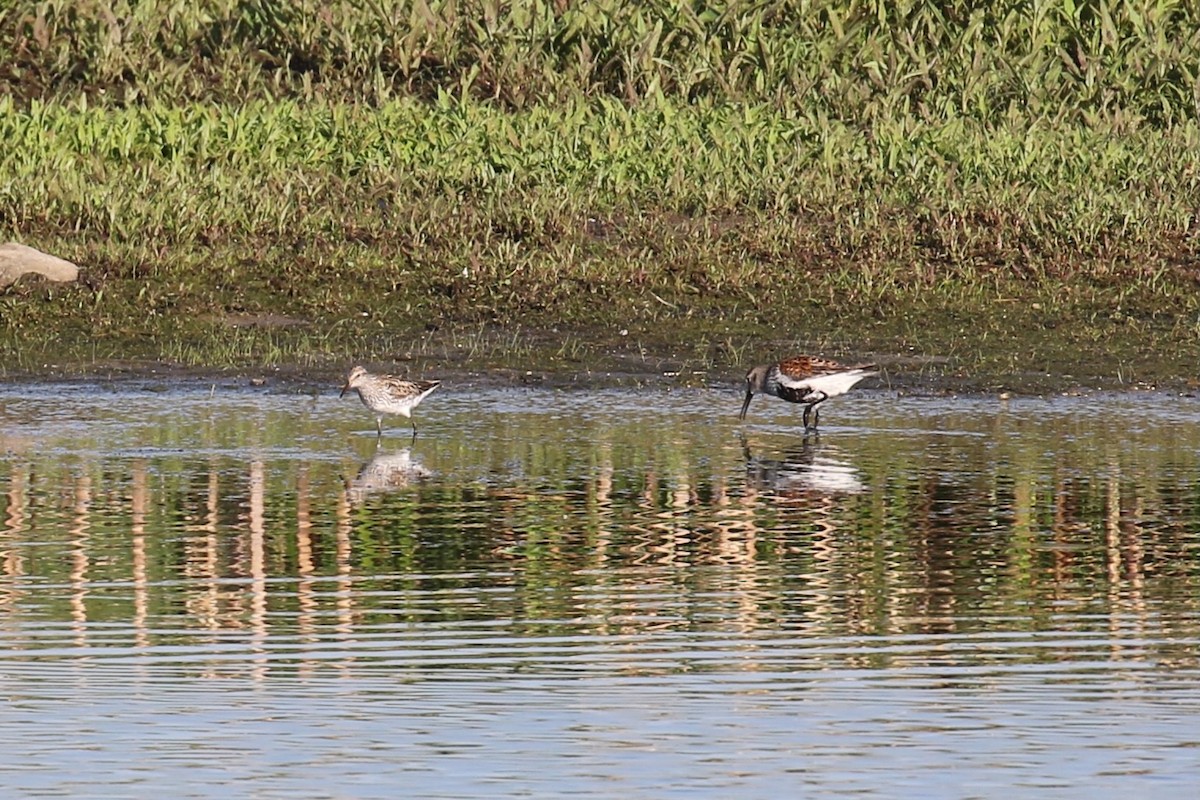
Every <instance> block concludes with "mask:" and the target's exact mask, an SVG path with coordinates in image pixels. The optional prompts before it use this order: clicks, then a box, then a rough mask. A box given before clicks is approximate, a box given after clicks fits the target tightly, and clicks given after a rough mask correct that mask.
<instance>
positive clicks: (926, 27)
mask: <svg viewBox="0 0 1200 800" xmlns="http://www.w3.org/2000/svg"><path fill="white" fill-rule="evenodd" d="M0 64H3V65H5V66H3V67H0V69H2V70H3V76H2V77H3V80H4V81H5V83H7V84H8V86H9V88H10V90H11V91H14V92H15V93H16V94H17V95H18V96H20V97H22V98H24V99H27V100H28V99H32V98H35V97H36V98H40V99H42V100H49V99H52V98H59V97H64V96H66V97H70V96H73V95H75V94H78V93H91V94H96V93H99V92H104V93H105V94H106V95H107V96H108V98H110V99H111V100H113V101H115V102H117V103H134V102H141V101H144V100H155V101H158V102H166V103H175V102H183V101H188V100H205V101H212V100H216V101H223V100H224V101H228V100H230V99H232V98H246V97H250V96H254V97H260V98H262V97H270V98H280V97H293V98H311V97H314V96H327V97H333V98H337V99H365V100H368V101H370V102H373V103H383V102H386V101H388V100H391V99H393V98H395V97H399V96H418V97H424V98H427V99H428V98H432V97H434V96H436V95H437V93H438V92H439V91H443V90H444V91H450V92H452V93H455V94H461V93H466V94H469V95H471V96H473V97H475V98H477V99H491V100H494V101H495V102H497V103H498V104H499V105H501V106H503V107H506V108H528V107H530V106H536V105H541V104H545V103H550V102H561V101H563V100H565V99H567V98H569V97H573V96H576V95H583V96H587V97H591V98H599V97H613V98H618V99H621V100H623V101H625V102H631V103H636V102H639V101H641V100H643V99H645V98H648V97H658V96H666V97H669V98H674V99H675V100H677V101H680V102H686V101H695V100H707V101H709V102H728V101H736V102H751V103H755V102H762V103H770V104H772V105H773V106H774V107H775V108H777V109H779V110H780V112H781V113H783V114H785V115H787V116H803V117H806V118H809V119H811V120H813V121H817V120H822V119H826V118H829V119H841V120H846V121H849V120H856V121H859V122H865V121H872V120H881V119H894V118H896V117H898V116H912V117H916V118H920V119H931V118H933V119H948V118H954V117H970V118H973V119H976V120H980V121H991V122H995V121H1000V120H1006V119H1011V118H1012V117H1013V116H1017V117H1035V118H1037V117H1047V118H1051V119H1062V118H1084V119H1091V118H1094V117H1095V116H1097V115H1113V116H1119V117H1120V118H1122V119H1124V120H1126V121H1127V122H1128V123H1129V124H1138V123H1141V122H1145V123H1149V124H1152V125H1160V126H1161V125H1170V124H1172V123H1174V122H1177V121H1179V120H1180V119H1194V118H1195V117H1196V112H1197V91H1198V86H1200V84H1198V78H1200V72H1198V70H1200V6H1197V4H1196V3H1192V2H1186V0H1136V1H1135V2H1118V1H1117V0H1009V1H1008V2H995V3H972V2H962V1H961V0H958V1H955V0H950V1H949V2H929V1H925V2H921V1H917V2H913V1H911V0H910V1H909V2H898V3H893V2H887V1H885V0H874V1H873V2H857V0H780V1H779V2H761V1H759V2H754V1H752V0H731V1H730V0H727V1H726V2H678V0H641V1H640V2H630V1H629V0H587V2H581V1H580V0H517V1H516V2H507V3H506V2H498V1H497V0H372V1H371V2H358V1H354V2H350V1H349V0H343V1H341V2H339V1H337V0H332V1H330V0H298V1H297V2H288V3H279V2H273V0H199V1H198V2H190V3H180V2H176V0H157V1H156V2H155V1H150V2H146V1H143V2H129V0H117V2H111V1H110V0H47V2H37V3H31V2H26V3H15V4H9V5H8V6H7V8H6V10H4V11H0Z"/></svg>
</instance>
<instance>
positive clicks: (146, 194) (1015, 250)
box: [0, 0, 1200, 385]
mask: <svg viewBox="0 0 1200 800" xmlns="http://www.w3.org/2000/svg"><path fill="white" fill-rule="evenodd" d="M892 6H893V4H888V3H851V2H846V0H841V1H840V2H825V3H820V2H818V3H743V2H731V3H726V4H717V5H715V6H712V8H711V10H697V9H700V8H701V5H699V4H697V5H696V6H692V5H689V4H676V3H665V2H643V3H637V4H630V3H617V2H598V3H578V4H576V3H570V2H555V3H542V2H517V3H511V4H496V3H489V2H467V1H464V2H457V3H456V2H442V3H438V2H416V3H408V2H406V3H389V2H387V0H382V2H378V3H371V4H351V3H315V2H311V3H309V2H302V3H294V4H290V5H286V6H285V5H284V4H273V3H258V2H236V3H235V2H232V0H225V1H224V2H207V3H199V4H189V5H187V6H186V7H183V6H179V5H178V4H168V3H161V2H160V3H137V4H132V5H130V4H127V3H121V2H118V3H113V4H109V3H100V2H95V3H91V2H83V3H67V2H65V1H64V2H46V3H38V4H36V5H35V4H25V5H22V6H19V7H15V8H9V9H7V10H0V64H4V65H5V66H0V82H3V85H4V86H5V88H6V89H7V93H6V94H7V96H5V97H2V98H0V141H3V142H5V143H6V145H8V146H6V147H5V148H3V150H0V239H18V240H21V241H24V242H25V243H27V244H31V245H34V246H37V247H40V248H42V249H44V250H47V251H49V252H53V253H55V254H56V255H61V256H63V257H66V258H70V259H72V260H74V261H76V262H78V263H80V264H81V265H83V266H84V267H85V281H84V282H83V283H82V284H80V285H78V286H73V287H68V288H61V287H50V286H48V285H43V284H38V283H35V282H28V281H26V282H23V283H22V284H19V285H18V286H16V287H14V288H12V289H9V290H7V291H6V292H4V293H0V352H3V353H4V362H5V363H6V364H7V368H8V369H9V370H14V371H26V370H32V369H37V368H38V367H39V366H40V365H41V364H43V363H46V362H47V361H52V362H59V361H66V362H74V363H83V364H84V365H85V366H86V365H87V364H88V363H101V362H106V361H109V360H114V359H141V358H163V359H170V360H173V361H179V362H181V363H185V364H190V365H197V366H226V365H249V364H259V363H262V362H274V363H291V364H297V365H302V366H308V367H322V366H330V367H333V366H335V365H336V366H338V367H341V366H344V364H345V362H346V361H347V360H348V359H349V358H350V357H352V356H353V357H359V358H373V359H380V360H386V359H388V358H393V357H398V356H403V357H409V356H412V357H414V358H428V359H431V360H440V359H443V358H445V357H447V354H448V353H451V352H453V351H456V350H465V352H467V353H474V355H475V356H476V358H475V359H474V360H472V359H463V360H462V362H463V364H464V366H468V367H471V366H480V367H482V366H487V365H488V364H487V363H485V364H479V363H478V359H479V357H480V352H481V351H480V350H479V349H478V348H474V349H473V348H462V347H461V346H457V347H456V346H453V345H451V344H448V343H446V342H443V343H442V344H432V343H431V342H433V341H436V340H438V339H439V337H442V338H444V339H446V340H447V342H448V341H450V340H453V339H455V338H457V339H459V340H462V339H463V338H464V337H466V338H469V337H470V336H472V335H474V334H471V333H470V332H471V331H476V330H478V329H479V325H480V324H486V325H488V326H494V332H493V333H491V334H489V338H488V341H489V342H492V343H494V342H505V341H508V342H510V343H511V346H510V347H508V348H507V349H505V348H503V347H499V346H493V345H492V344H489V345H488V347H487V348H485V350H486V352H487V353H488V355H487V356H486V357H484V358H483V360H484V361H487V362H489V363H493V362H494V363H500V362H506V363H507V364H509V365H511V366H522V365H525V364H527V363H528V364H529V365H530V366H537V365H538V364H537V362H539V361H541V362H545V361H550V362H551V363H556V362H558V361H566V362H567V363H568V364H571V363H575V362H580V361H582V362H586V363H589V364H592V365H595V366H599V367H601V368H613V369H632V368H633V362H634V361H636V356H637V355H640V357H641V359H642V362H643V363H647V364H653V365H655V366H656V367H658V366H661V365H662V364H665V363H668V362H669V363H674V364H676V365H678V364H680V363H685V364H694V365H696V366H697V367H698V368H702V369H716V370H718V371H726V370H729V369H732V368H733V367H734V366H736V365H737V364H739V363H743V362H744V360H754V359H757V358H760V357H765V356H767V355H769V354H771V353H773V352H775V351H777V350H778V349H780V348H787V347H790V346H797V347H805V348H806V349H823V350H826V351H829V352H831V354H837V353H856V352H865V351H869V350H870V351H877V352H879V353H881V354H883V355H885V356H886V355H888V354H907V353H918V354H925V355H935V356H946V357H949V358H950V359H951V362H952V363H953V364H954V365H956V367H957V368H958V369H960V370H962V371H963V372H964V373H969V374H975V375H980V376H984V383H986V384H989V385H990V384H991V383H1003V382H1004V380H1003V379H1002V376H1005V375H1007V374H1008V373H1010V372H1014V371H1015V372H1027V371H1031V370H1032V371H1042V370H1052V371H1059V370H1066V371H1069V372H1071V374H1074V375H1077V376H1079V377H1080V378H1081V379H1087V378H1092V377H1096V376H1103V377H1106V378H1108V379H1119V380H1121V381H1132V380H1158V379H1162V378H1169V377H1172V376H1177V375H1179V374H1181V371H1183V370H1184V369H1185V365H1189V364H1194V363H1195V360H1196V358H1197V356H1198V355H1200V352H1198V348H1197V342H1198V340H1200V336H1198V334H1200V297H1198V295H1197V292H1196V280H1197V276H1198V274H1200V273H1198V270H1197V268H1198V266H1200V257H1198V255H1197V245H1196V233H1197V230H1198V229H1200V228H1198V224H1200V223H1198V221H1197V214H1198V213H1200V212H1198V208H1197V205H1198V201H1197V198H1200V119H1198V113H1197V109H1198V102H1200V98H1198V97H1197V93H1198V92H1200V76H1198V73H1197V70H1198V69H1200V10H1197V8H1196V7H1195V6H1194V4H1187V3H1172V2H1159V3H1115V2H1086V3H1071V2H1059V3H1038V2H1026V3H1013V4H1008V5H997V6H995V7H991V8H989V9H987V10H978V9H973V8H972V6H971V4H965V3H948V4H945V3H943V4H932V3H923V2H915V3H907V4H899V7H898V8H893V7H892ZM705 7H707V4H705ZM618 329H622V330H625V331H627V332H628V333H627V334H626V335H623V336H619V335H618V334H617V330H618ZM464 331H465V333H464ZM505 353H507V356H508V357H507V358H505V357H504V354H505ZM647 353H650V354H651V356H650V357H648V356H647ZM541 366H545V364H542V365H541Z"/></svg>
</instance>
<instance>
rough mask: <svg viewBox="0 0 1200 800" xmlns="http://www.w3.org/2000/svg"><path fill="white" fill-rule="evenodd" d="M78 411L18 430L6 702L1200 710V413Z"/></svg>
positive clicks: (700, 404) (88, 395)
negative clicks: (211, 687)
mask: <svg viewBox="0 0 1200 800" xmlns="http://www.w3.org/2000/svg"><path fill="white" fill-rule="evenodd" d="M61 396H62V401H61V402H60V403H58V404H56V405H55V406H54V407H53V408H52V409H50V410H46V406H44V405H42V404H40V403H39V402H36V401H33V400H25V399H23V397H21V396H20V395H19V394H17V393H12V394H10V395H8V396H7V397H6V402H5V403H4V404H3V406H2V408H3V410H4V416H2V417H0V435H2V436H3V440H2V441H3V443H4V447H5V450H4V452H3V454H2V455H0V493H2V497H3V503H4V510H3V514H2V515H0V519H2V524H0V570H2V573H3V574H2V576H0V617H2V618H0V644H2V645H3V650H2V651H0V666H4V665H6V664H7V665H8V666H9V667H10V668H11V670H10V672H9V673H8V674H10V675H20V676H21V679H20V680H18V681H16V682H9V681H6V680H5V679H3V678H0V685H2V686H3V688H4V689H5V691H6V693H7V694H8V695H9V696H11V697H21V696H25V697H27V698H29V699H33V698H36V697H39V696H41V695H42V693H43V691H44V690H43V689H40V688H39V685H40V684H41V683H43V682H45V683H46V684H47V686H61V685H63V680H64V677H63V674H62V673H61V672H59V671H56V670H59V669H70V670H75V669H76V668H79V669H83V668H84V667H86V670H84V671H82V672H73V673H71V677H70V679H69V680H70V681H72V682H73V683H74V685H75V686H76V687H77V688H80V690H81V691H85V694H86V693H87V692H88V691H90V692H91V693H92V694H96V693H97V692H100V694H104V692H102V691H101V690H100V689H99V688H98V687H101V686H104V687H108V686H109V685H110V683H109V682H107V681H108V679H107V678H104V677H103V676H104V674H105V673H103V672H97V671H96V670H97V669H98V665H103V664H107V665H109V666H110V667H116V666H120V665H132V666H135V667H137V668H138V669H140V670H143V672H140V673H139V675H141V679H149V677H151V676H154V675H156V674H157V675H162V674H164V673H162V672H160V670H170V673H169V674H170V675H173V676H176V678H175V680H183V679H185V678H186V679H223V680H229V679H232V678H237V679H239V680H245V681H249V682H250V683H257V684H263V683H264V682H269V681H271V680H274V679H293V678H296V677H299V678H303V679H305V680H324V679H341V680H355V681H361V680H374V679H375V678H376V677H377V676H379V675H387V676H391V677H396V678H400V679H403V680H405V681H425V680H431V679H434V678H438V677H454V678H455V679H456V680H460V679H463V678H464V677H466V676H472V675H476V676H478V675H495V676H497V677H496V679H497V680H500V679H501V678H500V677H499V676H511V675H521V676H525V678H523V680H528V679H529V676H542V678H543V679H547V680H549V679H551V678H553V677H554V676H591V677H592V678H594V679H603V680H613V679H622V678H640V679H653V680H656V681H658V683H657V684H649V685H652V686H656V687H659V688H661V689H663V690H668V689H670V688H671V687H676V688H680V689H682V688H683V687H685V686H690V685H691V684H689V683H687V682H686V681H683V678H684V676H695V675H698V674H709V675H714V676H724V677H722V678H721V680H722V681H728V680H731V679H732V676H739V677H738V678H737V680H739V681H746V683H744V684H739V686H740V689H738V691H739V692H742V691H744V692H748V693H749V694H747V695H746V696H747V697H750V696H752V695H754V693H761V692H770V693H776V692H781V691H782V692H789V691H799V690H800V689H801V688H803V687H804V686H808V685H809V684H808V683H807V682H809V681H812V680H816V679H817V678H815V677H813V676H817V675H822V676H824V677H822V678H821V680H832V679H833V678H834V677H835V676H842V677H844V676H846V675H848V674H858V671H864V673H865V674H869V675H872V676H874V677H875V678H877V679H881V680H889V681H892V680H894V681H900V682H903V683H904V684H905V685H907V686H909V687H912V688H914V689H919V690H921V691H925V690H934V689H937V690H941V689H945V688H947V687H958V688H962V687H974V688H976V689H978V688H981V687H988V686H992V687H996V686H1000V685H1003V684H1004V683H1005V682H1006V681H1008V680H1010V678H1006V677H1005V676H1015V678H1014V679H1016V680H1018V681H1019V682H1020V684H1019V685H1021V686H1026V687H1035V686H1036V687H1049V686H1054V685H1058V684H1069V685H1072V686H1076V687H1080V688H1078V689H1076V690H1075V691H1078V692H1081V693H1083V694H1080V695H1078V696H1077V699H1079V700H1081V701H1083V700H1086V699H1088V698H1087V695H1086V693H1087V692H1088V691H1091V690H1090V689H1087V688H1086V687H1088V686H1092V685H1096V686H1097V687H1098V688H1099V690H1101V691H1102V692H1104V693H1108V692H1112V691H1118V690H1120V691H1129V689H1130V686H1131V683H1130V682H1131V681H1132V682H1133V683H1134V684H1136V683H1137V682H1138V681H1139V680H1140V679H1139V678H1138V677H1137V676H1139V675H1145V676H1147V679H1149V678H1150V677H1152V678H1153V680H1154V681H1155V682H1156V683H1157V685H1159V686H1166V685H1168V684H1167V683H1164V682H1163V681H1165V680H1167V678H1168V677H1170V679H1171V680H1174V681H1176V684H1174V685H1175V687H1176V690H1179V691H1184V692H1186V697H1187V700H1188V702H1190V703H1192V704H1195V703H1196V701H1197V699H1198V698H1200V691H1198V688H1200V683H1198V682H1197V681H1196V678H1197V674H1196V668H1197V666H1198V664H1197V661H1198V656H1197V653H1200V649H1198V647H1197V645H1198V644H1200V624H1198V621H1200V591H1198V590H1200V561H1197V559H1196V557H1195V555H1196V553H1197V552H1198V551H1200V415H1198V414H1197V413H1196V409H1194V408H1189V407H1186V406H1182V405H1181V402H1180V400H1179V399H1177V398H1170V397H1162V396H1159V397H1152V398H1142V397H1136V398H1135V397H1121V396H1104V397H1098V398H1094V399H1088V398H1076V399H1069V398H1060V399H1056V400H1049V401H1043V400H1023V401H1014V402H1013V403H1010V404H1007V405H1003V404H999V403H994V402H993V401H991V400H989V399H962V400H923V401H922V400H908V401H905V402H901V403H897V402H896V401H895V399H894V398H890V397H883V396H881V395H874V396H873V395H872V394H871V393H869V392H865V393H863V395H862V397H861V398H858V399H857V400H856V402H854V403H849V402H847V403H844V404H843V405H842V406H841V407H839V415H838V422H839V424H840V427H838V426H832V427H830V428H829V429H827V430H823V431H822V434H821V435H820V436H819V437H804V436H803V435H800V434H799V433H798V431H797V428H796V422H795V420H794V419H793V418H792V417H791V416H790V415H789V413H788V411H789V409H782V408H778V407H775V408H773V409H772V410H767V411H764V413H763V415H762V417H761V420H760V421H758V423H757V424H755V425H750V426H742V425H739V424H738V423H737V421H736V418H735V412H736V402H735V401H736V398H733V399H732V400H731V397H732V395H729V394H722V393H720V392H683V393H670V394H663V393H649V392H646V393H636V392H618V391H611V392H600V393H596V394H585V393H583V392H538V391H528V392H513V391H476V392H472V393H469V394H462V395H456V394H454V393H453V392H452V391H448V392H447V393H446V395H445V396H444V397H443V398H442V399H441V401H440V402H439V406H438V413H436V414H435V413H434V412H433V410H432V409H431V413H430V414H429V415H428V416H427V422H426V423H425V426H423V429H422V434H421V438H420V439H419V440H418V441H417V442H416V443H410V442H409V441H408V439H407V437H404V436H400V435H397V437H389V436H385V437H384V438H383V440H382V441H381V442H378V443H377V442H376V439H375V436H374V435H373V434H374V432H373V431H371V432H370V433H371V435H370V436H367V435H365V434H363V433H362V432H361V431H359V430H358V429H359V428H361V424H360V423H361V420H360V418H359V417H358V416H357V414H355V413H354V410H353V409H352V408H351V407H349V406H346V405H340V404H337V403H336V402H335V400H334V397H333V395H332V394H331V395H329V396H328V397H327V396H320V397H307V396H295V395H288V394H273V393H269V392H267V393H258V392H250V391H247V390H233V389H227V390H224V391H199V390H197V391H195V392H186V391H183V392H174V393H170V394H160V393H153V392H146V391H137V390H136V389H129V390H125V391H123V392H119V393H117V394H116V396H115V397H114V396H107V395H105V394H103V393H99V394H98V393H96V392H90V391H88V390H86V389H85V388H81V389H71V388H70V387H64V389H63V391H62V392H61ZM1134 405H1136V406H1137V407H1138V409H1139V415H1138V416H1137V417H1136V420H1137V423H1136V425H1135V426H1133V427H1130V428H1126V427H1123V425H1124V424H1125V423H1126V422H1128V421H1129V420H1130V419H1132V417H1130V415H1129V414H1127V413H1124V410H1126V409H1124V408H1123V407H1129V408H1132V407H1133V406H1134ZM401 433H403V432H401ZM22 665H23V666H22ZM55 665H58V666H55ZM18 667H21V669H20V670H19V671H12V670H17V668H18ZM146 670H149V671H146ZM89 675H95V676H97V678H96V681H97V682H96V683H91V682H89V680H88V676H89ZM806 676H807V677H806ZM838 679H839V680H840V679H841V678H838ZM123 680H125V681H128V680H129V678H128V676H126V677H125V678H124V679H123ZM681 681H682V682H681ZM722 685H725V684H722ZM89 686H91V687H92V688H91V689H90V690H88V689H87V687H89ZM553 686H554V685H553V684H548V685H546V687H545V688H546V690H547V691H551V692H553V691H554V688H553ZM511 688H512V690H513V691H518V692H519V691H524V690H525V689H527V688H528V686H527V685H526V684H520V685H517V684H514V685H513V686H512V687H511ZM494 690H500V689H499V688H498V687H497V688H495V689H494ZM692 690H695V687H694V686H693V688H692ZM105 691H108V689H105ZM1060 691H1061V688H1060ZM51 693H52V694H53V692H51ZM384 696H390V695H388V694H387V692H384ZM473 697H475V700H476V701H477V700H478V699H479V698H478V696H476V695H473ZM92 699H93V700H94V699H95V697H93V698H92ZM393 699H394V698H393ZM630 713H631V714H633V715H634V716H636V714H635V713H634V712H633V711H632V710H631V712H630ZM786 713H791V712H786ZM759 734H760V735H763V734H762V732H759ZM585 738H586V737H585ZM558 788H560V789H564V788H569V787H566V786H560V787H558Z"/></svg>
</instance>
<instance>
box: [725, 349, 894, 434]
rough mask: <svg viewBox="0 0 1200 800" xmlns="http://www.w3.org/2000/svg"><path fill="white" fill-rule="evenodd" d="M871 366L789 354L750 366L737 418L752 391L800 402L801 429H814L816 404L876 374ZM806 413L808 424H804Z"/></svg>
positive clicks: (752, 394)
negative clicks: (802, 413) (788, 355)
mask: <svg viewBox="0 0 1200 800" xmlns="http://www.w3.org/2000/svg"><path fill="white" fill-rule="evenodd" d="M874 369H875V365H874V364H860V365H858V366H856V367H847V366H843V365H841V364H839V363H837V362H836V361H830V360H829V359H827V358H817V357H815V356H792V357H791V358H785V359H784V360H783V361H778V362H776V363H774V364H763V365H762V366H759V367H754V368H753V369H751V370H750V371H749V372H747V373H746V399H745V401H744V402H743V403H742V413H741V414H739V415H738V418H739V419H745V418H746V409H748V408H750V401H751V400H752V399H753V398H754V395H755V394H769V395H772V396H774V397H778V398H779V399H781V400H786V401H788V402H789V403H803V404H804V431H805V433H807V432H809V431H816V429H817V424H818V423H819V422H820V419H821V412H820V410H819V409H818V408H817V406H819V405H821V403H824V402H825V401H826V400H828V399H829V398H831V397H837V396H838V395H840V394H845V393H846V392H848V391H850V388H851V387H852V386H854V384H856V383H858V382H859V381H861V380H862V379H863V378H866V377H869V376H871V375H877V374H878V373H877V372H874ZM810 413H811V414H812V426H811V427H810V426H809V424H808V417H809V414H810Z"/></svg>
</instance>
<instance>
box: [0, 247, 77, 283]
mask: <svg viewBox="0 0 1200 800" xmlns="http://www.w3.org/2000/svg"><path fill="white" fill-rule="evenodd" d="M29 272H32V273H34V274H36V275H41V276H43V277H45V278H46V279H47V280H51V281H56V282H58V283H70V282H71V281H74V280H76V279H78V278H79V267H77V266H75V265H74V264H72V263H71V262H70V261H65V260H63V259H61V258H58V257H56V256H52V255H47V254H46V253H43V252H42V251H41V250H36V249H34V248H32V247H29V246H27V245H23V244H18V243H17V242H9V243H8V244H0V289H2V288H4V287H5V286H11V285H12V284H14V283H16V282H17V279H18V278H20V277H21V276H22V275H25V274H26V273H29Z"/></svg>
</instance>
